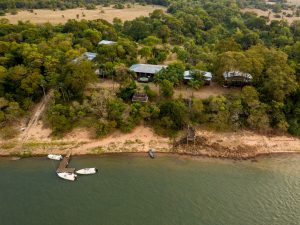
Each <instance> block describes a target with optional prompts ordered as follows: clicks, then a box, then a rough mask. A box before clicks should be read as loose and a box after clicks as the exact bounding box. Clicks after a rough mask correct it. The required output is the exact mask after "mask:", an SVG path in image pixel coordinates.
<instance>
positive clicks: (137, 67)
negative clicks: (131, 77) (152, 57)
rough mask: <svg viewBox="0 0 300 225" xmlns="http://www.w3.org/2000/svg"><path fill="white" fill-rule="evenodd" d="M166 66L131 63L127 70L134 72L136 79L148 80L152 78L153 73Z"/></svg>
mask: <svg viewBox="0 0 300 225" xmlns="http://www.w3.org/2000/svg"><path fill="white" fill-rule="evenodd" d="M167 67H168V66H165V65H151V64H133V65H132V66H131V67H130V68H129V70H131V71H133V72H135V73H136V75H137V80H138V81H140V82H149V81H152V80H153V78H154V74H156V73H158V72H159V71H161V70H162V69H163V68H167Z"/></svg>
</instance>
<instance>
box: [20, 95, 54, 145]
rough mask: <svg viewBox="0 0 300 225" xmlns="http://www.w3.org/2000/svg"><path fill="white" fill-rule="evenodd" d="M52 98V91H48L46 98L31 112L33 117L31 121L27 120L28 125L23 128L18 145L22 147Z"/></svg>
mask: <svg viewBox="0 0 300 225" xmlns="http://www.w3.org/2000/svg"><path fill="white" fill-rule="evenodd" d="M52 96H53V90H50V91H49V92H48V94H47V95H46V96H44V97H43V99H42V100H41V102H40V103H39V104H38V105H37V106H36V109H35V110H34V111H33V115H32V117H31V119H30V120H29V123H28V124H27V126H26V127H25V130H24V131H23V133H22V134H21V135H20V144H21V145H23V144H24V143H25V142H26V141H27V140H28V137H29V135H28V134H29V133H30V131H31V129H32V128H34V127H35V126H37V123H38V121H39V119H40V118H41V115H42V114H43V113H44V111H45V109H46V106H47V104H48V103H49V101H50V99H51V98H52Z"/></svg>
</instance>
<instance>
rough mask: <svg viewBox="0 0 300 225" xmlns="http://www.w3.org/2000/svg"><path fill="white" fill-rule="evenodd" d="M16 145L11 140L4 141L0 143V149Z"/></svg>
mask: <svg viewBox="0 0 300 225" xmlns="http://www.w3.org/2000/svg"><path fill="white" fill-rule="evenodd" d="M16 145H17V143H16V142H13V141H10V142H5V143H2V144H1V145H0V150H1V149H12V148H14V147H16Z"/></svg>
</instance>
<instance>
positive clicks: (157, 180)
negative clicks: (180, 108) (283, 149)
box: [0, 155, 300, 225]
mask: <svg viewBox="0 0 300 225" xmlns="http://www.w3.org/2000/svg"><path fill="white" fill-rule="evenodd" d="M56 166H57V162H54V161H51V160H47V159H45V158H31V159H22V160H20V161H9V160H7V159H0V225H48V224H49V225H50V224H51V225H69V224H70V225H71V224H72V225H94V224H97V225H98V224H99V225H108V224H113V225H169V224H170V225H177V224H182V225H189V224H197V225H198V224H201V225H208V224H212V225H222V224H225V225H235V224H236V225H260V224H261V225H276V224H280V225H281V224H282V225H292V224H295V225H296V224H300V156H298V155H289V156H280V157H279V156H277V157H274V156H273V157H263V158H259V159H258V162H256V163H254V162H251V161H243V162H235V161H232V160H217V159H203V158H197V159H194V158H185V157H179V156H162V157H158V158H156V159H154V160H152V159H149V158H147V157H144V156H133V155H118V156H101V157H80V158H79V157H77V158H73V160H72V161H71V165H70V166H73V167H76V168H82V167H97V168H99V173H98V174H96V175H92V176H80V177H79V179H78V180H77V181H76V182H68V181H64V180H61V179H59V178H58V177H57V176H56V174H55V173H54V171H55V168H56Z"/></svg>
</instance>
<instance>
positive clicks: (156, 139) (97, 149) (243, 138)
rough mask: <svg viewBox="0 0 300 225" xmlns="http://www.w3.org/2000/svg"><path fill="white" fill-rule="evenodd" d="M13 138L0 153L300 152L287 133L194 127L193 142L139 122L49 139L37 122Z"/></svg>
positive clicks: (234, 155)
mask: <svg viewBox="0 0 300 225" xmlns="http://www.w3.org/2000/svg"><path fill="white" fill-rule="evenodd" d="M27 135H28V139H26V141H25V142H23V144H21V143H22V140H23V139H22V135H20V136H19V137H16V138H15V139H12V140H0V157H22V158H25V157H39V156H46V155H48V154H60V155H65V154H67V153H68V152H71V153H72V155H73V156H97V155H112V154H147V152H148V150H149V149H155V150H156V153H157V154H158V155H162V154H170V155H174V154H176V155H183V156H184V155H185V156H191V157H208V158H228V159H234V160H246V159H255V158H256V157H259V156H261V155H280V154H299V153H300V139H299V138H296V137H292V136H287V135H266V134H258V133H255V132H253V131H248V130H242V131H239V132H216V131H209V130H205V129H203V128H201V129H200V128H198V129H196V139H195V142H194V143H189V144H187V143H186V139H184V135H185V134H184V133H182V134H181V135H180V137H181V138H177V139H170V138H166V137H162V136H159V135H157V134H155V132H154V131H153V130H152V129H151V128H150V127H146V126H143V125H141V126H138V127H136V128H135V129H134V130H133V131H132V132H131V133H125V134H124V133H121V132H119V131H116V132H114V133H112V134H111V135H109V136H107V137H103V138H101V139H94V138H92V137H91V136H90V133H89V132H88V130H86V129H75V130H73V131H72V132H70V133H68V134H66V135H65V136H64V137H63V138H60V139H52V137H51V130H49V129H47V128H43V127H42V125H37V126H34V127H33V128H31V130H30V131H29V132H28V133H27Z"/></svg>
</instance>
